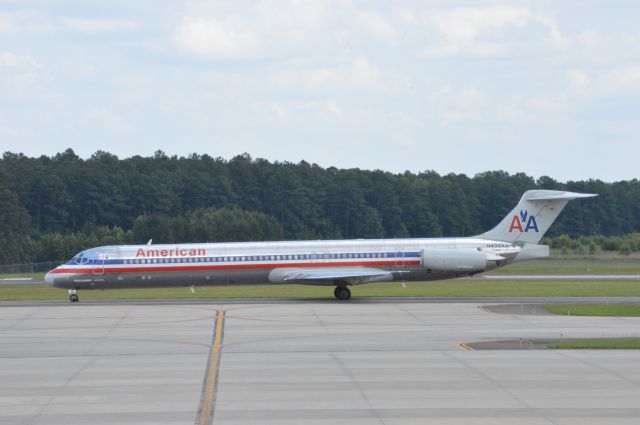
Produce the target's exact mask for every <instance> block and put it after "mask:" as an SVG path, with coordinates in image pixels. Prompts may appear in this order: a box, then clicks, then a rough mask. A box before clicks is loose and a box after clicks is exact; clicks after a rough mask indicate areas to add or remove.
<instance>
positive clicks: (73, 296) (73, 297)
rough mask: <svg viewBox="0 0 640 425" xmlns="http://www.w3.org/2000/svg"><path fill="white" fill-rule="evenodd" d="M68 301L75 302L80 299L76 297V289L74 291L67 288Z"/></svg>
mask: <svg viewBox="0 0 640 425" xmlns="http://www.w3.org/2000/svg"><path fill="white" fill-rule="evenodd" d="M69 301H71V302H72V303H77V302H78V301H80V298H78V291H76V290H75V289H69Z"/></svg>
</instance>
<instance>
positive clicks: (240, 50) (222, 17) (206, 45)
mask: <svg viewBox="0 0 640 425" xmlns="http://www.w3.org/2000/svg"><path fill="white" fill-rule="evenodd" d="M217 6H218V5H216V4H215V3H211V4H210V3H194V4H193V5H192V7H191V10H190V11H189V12H188V13H187V14H186V15H185V16H184V18H183V19H182V21H181V23H180V25H179V26H178V28H177V29H176V31H175V32H174V34H173V40H174V42H175V43H176V45H177V46H178V47H179V48H180V49H182V50H184V51H185V52H187V53H191V54H194V55H197V56H201V57H207V58H211V59H218V60H219V59H223V60H224V59H240V60H246V59H258V58H263V57H269V56H271V55H279V54H282V53H283V52H288V51H291V50H297V49H302V48H305V47H308V46H306V44H307V42H308V41H309V40H313V39H314V38H316V37H318V36H319V34H320V33H321V30H322V29H325V23H326V10H325V9H326V6H325V4H324V2H320V1H291V2H284V3H283V2H276V1H272V0H263V1H259V2H250V3H248V4H246V5H245V7H243V8H241V9H237V10H234V11H228V10H223V8H222V6H219V7H217Z"/></svg>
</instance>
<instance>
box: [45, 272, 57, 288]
mask: <svg viewBox="0 0 640 425" xmlns="http://www.w3.org/2000/svg"><path fill="white" fill-rule="evenodd" d="M55 281H56V279H55V276H54V274H53V273H51V272H49V273H47V274H45V275H44V283H46V284H47V285H51V286H53V284H54V283H55Z"/></svg>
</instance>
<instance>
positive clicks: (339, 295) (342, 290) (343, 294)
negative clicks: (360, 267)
mask: <svg viewBox="0 0 640 425" xmlns="http://www.w3.org/2000/svg"><path fill="white" fill-rule="evenodd" d="M333 295H335V297H336V299H338V300H341V301H346V300H348V299H349V298H351V291H350V290H349V288H347V287H346V286H336V289H335V290H334V291H333Z"/></svg>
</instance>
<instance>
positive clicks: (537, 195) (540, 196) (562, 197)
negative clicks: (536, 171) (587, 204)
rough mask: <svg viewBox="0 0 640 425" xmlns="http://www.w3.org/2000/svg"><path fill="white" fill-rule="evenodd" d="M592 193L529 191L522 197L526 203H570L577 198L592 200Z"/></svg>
mask: <svg viewBox="0 0 640 425" xmlns="http://www.w3.org/2000/svg"><path fill="white" fill-rule="evenodd" d="M594 196H598V195H597V194H594V193H576V192H561V191H555V190H530V191H528V192H527V193H526V194H525V196H524V197H523V198H524V199H526V200H527V201H571V200H572V199H579V198H593V197H594Z"/></svg>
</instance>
